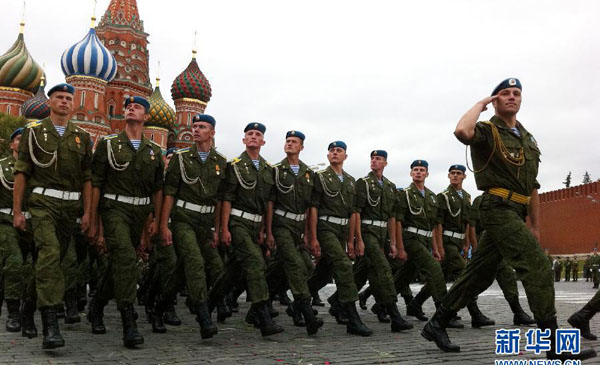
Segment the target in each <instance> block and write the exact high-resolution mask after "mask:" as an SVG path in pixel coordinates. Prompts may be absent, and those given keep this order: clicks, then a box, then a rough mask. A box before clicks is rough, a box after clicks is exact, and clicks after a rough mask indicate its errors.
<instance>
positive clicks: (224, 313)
mask: <svg viewBox="0 0 600 365" xmlns="http://www.w3.org/2000/svg"><path fill="white" fill-rule="evenodd" d="M231 315H232V313H231V310H229V308H228V307H227V306H226V305H225V298H222V299H220V300H218V301H217V321H218V322H219V323H223V322H225V319H227V318H229V317H231Z"/></svg>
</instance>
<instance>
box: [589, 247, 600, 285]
mask: <svg viewBox="0 0 600 365" xmlns="http://www.w3.org/2000/svg"><path fill="white" fill-rule="evenodd" d="M590 270H591V272H592V281H593V282H594V289H598V284H599V283H600V273H599V272H598V270H600V255H598V253H597V252H594V254H593V255H592V258H591V259H590Z"/></svg>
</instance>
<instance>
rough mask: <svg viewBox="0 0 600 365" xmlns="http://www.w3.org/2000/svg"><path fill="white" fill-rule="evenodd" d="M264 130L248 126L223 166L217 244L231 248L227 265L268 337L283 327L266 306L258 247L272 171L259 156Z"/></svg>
mask: <svg viewBox="0 0 600 365" xmlns="http://www.w3.org/2000/svg"><path fill="white" fill-rule="evenodd" d="M266 130H267V128H266V127H265V126H264V125H263V124H262V123H249V124H248V125H247V126H246V128H244V138H243V139H242V142H243V143H244V145H245V146H246V150H245V151H244V152H243V153H242V154H241V155H240V156H239V157H236V158H234V159H233V160H232V161H230V162H228V163H227V172H226V175H225V181H224V184H223V185H222V201H223V203H222V208H221V209H222V213H221V241H222V242H223V243H224V244H225V245H226V246H229V245H231V246H232V247H233V252H234V255H235V260H236V263H233V262H230V263H229V264H228V265H235V264H239V265H240V266H241V269H242V272H243V274H244V276H245V278H246V283H247V286H248V294H249V295H250V297H251V298H252V306H251V307H250V312H249V313H255V314H256V317H257V318H258V322H259V327H260V332H261V334H262V335H263V336H270V335H274V334H276V333H280V332H282V331H283V327H281V326H279V325H277V324H276V323H275V322H274V321H273V319H272V318H271V314H270V313H269V309H268V307H267V300H269V289H268V288H267V280H266V264H265V260H264V258H263V251H262V249H261V247H260V246H259V245H262V244H263V243H264V237H263V227H262V223H263V215H264V214H265V213H266V211H267V203H268V199H269V196H270V194H271V189H272V188H273V183H274V181H273V169H272V167H271V165H269V164H268V163H267V161H265V159H264V158H262V156H261V155H260V150H261V148H262V146H263V145H264V144H265V140H264V134H265V131H266ZM236 266H237V265H236ZM232 267H235V266H232ZM232 267H230V268H228V270H231V269H232Z"/></svg>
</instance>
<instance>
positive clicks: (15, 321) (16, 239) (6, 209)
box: [0, 154, 35, 334]
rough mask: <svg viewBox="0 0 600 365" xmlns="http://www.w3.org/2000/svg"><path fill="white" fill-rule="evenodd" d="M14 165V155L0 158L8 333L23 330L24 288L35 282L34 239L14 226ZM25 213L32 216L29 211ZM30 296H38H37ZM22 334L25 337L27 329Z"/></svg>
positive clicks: (0, 264)
mask: <svg viewBox="0 0 600 365" xmlns="http://www.w3.org/2000/svg"><path fill="white" fill-rule="evenodd" d="M14 165H15V158H14V157H13V155H12V154H11V155H8V156H7V157H5V158H3V159H0V182H1V185H0V273H1V275H0V280H2V281H0V285H3V289H4V294H5V299H6V307H7V310H8V320H7V321H6V330H7V331H9V332H18V331H19V330H21V320H20V313H19V310H20V304H21V300H22V299H25V298H26V293H25V289H26V287H27V286H28V284H29V285H31V283H30V281H32V280H34V276H33V267H32V266H31V264H30V262H31V255H32V254H33V239H32V237H31V234H30V232H28V231H25V232H21V231H17V229H15V228H14V227H13V217H12V205H13V196H12V190H13V183H14V178H13V169H14ZM25 214H26V217H29V213H28V212H27V213H25ZM28 223H30V222H29V220H28ZM29 228H30V227H29ZM29 294H30V295H33V296H34V297H35V294H34V293H29ZM31 304H33V303H31ZM0 305H1V303H0ZM34 309H35V308H34ZM31 319H33V315H31ZM32 323H33V322H32ZM23 333H24V334H25V328H23Z"/></svg>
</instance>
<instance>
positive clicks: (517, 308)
mask: <svg viewBox="0 0 600 365" xmlns="http://www.w3.org/2000/svg"><path fill="white" fill-rule="evenodd" d="M508 305H510V309H511V310H512V312H513V314H514V316H513V323H514V325H515V326H528V325H532V324H535V320H534V319H533V318H531V316H530V315H529V314H527V313H525V311H524V310H523V308H522V307H521V303H519V300H518V299H517V300H516V301H515V302H514V303H508Z"/></svg>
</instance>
